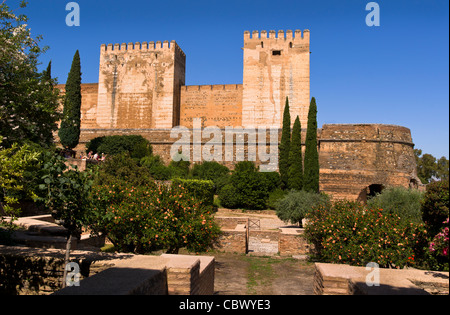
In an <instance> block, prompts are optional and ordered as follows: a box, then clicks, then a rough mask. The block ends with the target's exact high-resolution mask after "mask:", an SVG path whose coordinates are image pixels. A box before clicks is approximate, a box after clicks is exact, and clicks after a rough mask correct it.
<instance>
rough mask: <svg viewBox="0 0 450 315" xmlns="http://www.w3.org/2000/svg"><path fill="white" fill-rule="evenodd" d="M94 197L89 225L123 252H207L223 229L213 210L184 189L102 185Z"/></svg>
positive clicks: (94, 192) (98, 187) (96, 188)
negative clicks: (179, 250) (162, 250)
mask: <svg viewBox="0 0 450 315" xmlns="http://www.w3.org/2000/svg"><path fill="white" fill-rule="evenodd" d="M93 197H94V198H93V201H94V205H93V208H92V211H91V212H90V220H89V222H90V223H89V228H90V229H91V230H92V231H94V232H95V233H102V234H104V235H106V236H107V237H108V239H109V240H111V242H112V243H113V244H114V246H115V248H116V249H117V250H119V251H121V252H135V253H148V252H152V251H156V250H161V249H164V250H167V251H168V252H169V253H176V252H178V249H180V248H184V247H185V248H187V250H189V251H194V252H202V251H206V250H208V249H210V248H212V246H213V244H214V242H215V241H216V239H217V237H218V236H219V233H220V228H219V227H218V226H217V224H216V223H215V222H214V220H213V217H212V215H211V213H210V212H209V211H208V210H207V209H208V208H206V209H205V208H204V207H203V206H202V205H201V204H200V203H199V202H198V201H197V200H195V199H194V198H192V197H191V196H190V195H189V194H188V193H187V192H185V191H183V188H180V187H176V189H174V188H172V187H167V186H159V187H156V186H149V187H148V186H147V187H146V186H140V187H124V186H122V185H114V186H106V185H102V186H96V187H94V190H93Z"/></svg>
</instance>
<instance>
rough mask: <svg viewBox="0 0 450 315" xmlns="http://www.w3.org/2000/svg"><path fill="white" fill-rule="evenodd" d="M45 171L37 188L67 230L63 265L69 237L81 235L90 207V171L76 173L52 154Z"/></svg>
mask: <svg viewBox="0 0 450 315" xmlns="http://www.w3.org/2000/svg"><path fill="white" fill-rule="evenodd" d="M44 170H45V171H46V174H45V175H44V176H43V180H44V184H41V185H40V187H39V188H40V189H41V190H43V191H45V192H46V194H45V196H44V197H43V198H42V199H43V200H42V201H43V202H44V203H45V205H46V206H47V207H48V208H49V209H50V210H51V212H52V216H53V217H54V218H55V220H56V222H58V223H59V224H61V225H62V226H64V227H65V228H66V229H67V243H66V255H65V265H67V264H68V263H69V258H70V251H71V245H72V240H73V238H74V237H76V238H78V239H79V238H80V237H81V231H82V227H83V225H84V224H85V222H86V216H87V211H88V210H90V209H91V202H92V200H91V198H90V194H91V187H92V184H93V176H92V171H85V172H79V171H78V170H76V169H68V168H67V166H66V164H65V159H64V158H62V157H61V156H59V155H53V158H52V159H50V160H48V162H47V163H46V164H45V165H44ZM66 275H67V271H66V270H65V271H64V278H63V287H65V283H66V281H65V279H66Z"/></svg>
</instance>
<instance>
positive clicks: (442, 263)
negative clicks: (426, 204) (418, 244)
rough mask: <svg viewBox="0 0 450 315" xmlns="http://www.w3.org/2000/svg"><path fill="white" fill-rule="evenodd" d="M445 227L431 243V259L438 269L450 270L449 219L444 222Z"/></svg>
mask: <svg viewBox="0 0 450 315" xmlns="http://www.w3.org/2000/svg"><path fill="white" fill-rule="evenodd" d="M442 223H443V224H445V227H444V228H443V229H442V231H441V232H439V233H438V234H437V235H436V236H435V237H434V238H433V240H432V241H431V242H430V244H429V251H430V256H431V257H430V259H429V260H430V261H431V262H432V266H433V267H434V268H432V269H436V270H443V271H448V270H449V252H448V240H449V239H448V223H449V220H448V218H447V220H445V221H444V222H442Z"/></svg>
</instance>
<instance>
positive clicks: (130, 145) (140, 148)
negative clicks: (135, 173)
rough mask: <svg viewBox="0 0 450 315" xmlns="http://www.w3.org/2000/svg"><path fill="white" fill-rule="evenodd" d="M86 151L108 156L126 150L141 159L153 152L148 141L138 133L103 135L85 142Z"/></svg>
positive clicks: (133, 156)
mask: <svg viewBox="0 0 450 315" xmlns="http://www.w3.org/2000/svg"><path fill="white" fill-rule="evenodd" d="M86 151H87V152H90V151H92V152H96V153H105V154H107V155H108V156H112V155H116V154H121V153H123V152H128V153H129V154H130V156H131V157H132V158H135V159H138V160H140V159H142V158H143V157H145V156H150V155H151V154H152V152H153V149H152V146H151V144H150V142H149V141H148V140H147V139H145V138H144V137H142V136H140V135H123V136H118V135H116V136H105V137H97V138H94V139H92V140H91V141H89V142H88V143H87V144H86Z"/></svg>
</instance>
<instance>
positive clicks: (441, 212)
mask: <svg viewBox="0 0 450 315" xmlns="http://www.w3.org/2000/svg"><path fill="white" fill-rule="evenodd" d="M448 209H449V181H447V180H444V181H439V182H433V183H430V184H428V185H427V191H426V193H425V196H424V199H423V203H422V219H423V221H424V222H425V224H426V226H427V229H428V230H429V232H430V234H431V235H436V234H437V233H439V232H440V231H441V230H442V229H443V228H444V227H445V225H444V224H443V223H442V222H444V221H445V220H446V219H447V218H448V216H449V210H448Z"/></svg>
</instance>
